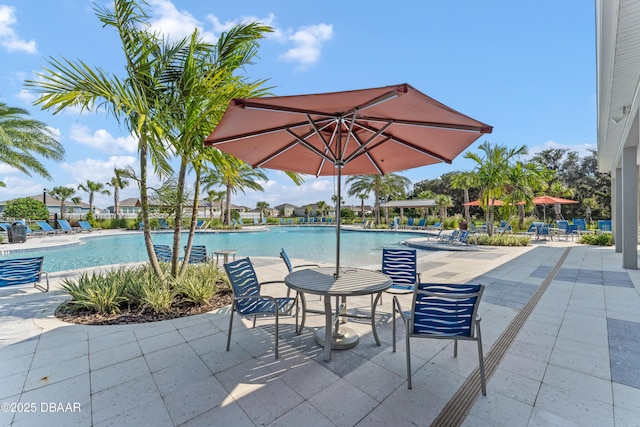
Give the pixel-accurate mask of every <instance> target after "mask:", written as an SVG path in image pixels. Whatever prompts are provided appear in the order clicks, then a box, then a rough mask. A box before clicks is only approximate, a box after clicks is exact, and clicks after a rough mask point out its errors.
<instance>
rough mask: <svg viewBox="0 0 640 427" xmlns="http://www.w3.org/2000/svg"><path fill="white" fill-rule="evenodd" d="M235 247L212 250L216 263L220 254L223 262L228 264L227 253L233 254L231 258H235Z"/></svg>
mask: <svg viewBox="0 0 640 427" xmlns="http://www.w3.org/2000/svg"><path fill="white" fill-rule="evenodd" d="M236 252H238V251H237V250H236V249H218V250H217V251H213V253H214V254H215V255H216V264H220V263H219V261H220V255H222V262H223V264H229V255H233V260H234V261H235V260H236Z"/></svg>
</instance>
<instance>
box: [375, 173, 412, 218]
mask: <svg viewBox="0 0 640 427" xmlns="http://www.w3.org/2000/svg"><path fill="white" fill-rule="evenodd" d="M377 176H379V177H380V191H379V196H380V197H379V198H381V199H383V200H384V201H385V203H386V202H388V201H389V200H402V199H406V198H407V192H408V191H409V189H410V187H411V180H410V179H409V178H407V177H404V176H402V175H398V174H395V173H390V174H387V175H383V176H380V175H377ZM384 215H385V221H386V222H387V223H389V208H385V210H384Z"/></svg>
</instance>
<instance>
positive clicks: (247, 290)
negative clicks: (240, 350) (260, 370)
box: [224, 258, 305, 359]
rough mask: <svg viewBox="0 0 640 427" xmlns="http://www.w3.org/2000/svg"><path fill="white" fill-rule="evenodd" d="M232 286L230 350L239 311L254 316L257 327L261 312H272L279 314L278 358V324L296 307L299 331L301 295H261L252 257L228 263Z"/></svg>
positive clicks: (277, 316) (226, 266) (273, 314)
mask: <svg viewBox="0 0 640 427" xmlns="http://www.w3.org/2000/svg"><path fill="white" fill-rule="evenodd" d="M224 270H225V271H226V273H227V277H228V278H229V282H230V283H231V288H232V289H233V302H232V304H231V315H230V317H229V332H228V335H227V351H229V347H230V345H231V331H232V330H233V314H234V313H235V312H238V314H240V315H242V316H253V327H254V328H255V326H256V317H257V316H259V315H270V316H274V317H275V346H274V349H275V358H276V359H278V335H279V331H278V326H279V316H280V315H292V312H293V309H294V308H295V316H296V326H295V328H296V329H295V330H296V334H299V333H300V330H299V329H298V315H299V309H298V301H299V300H298V297H299V294H298V293H296V296H295V298H289V297H282V298H275V297H272V296H269V295H263V294H261V286H262V284H261V283H260V282H259V281H258V276H257V275H256V272H255V270H254V269H253V265H252V264H251V261H250V260H249V258H242V259H239V260H237V261H232V262H230V263H228V264H225V265H224ZM304 315H305V314H304V310H302V324H303V325H304Z"/></svg>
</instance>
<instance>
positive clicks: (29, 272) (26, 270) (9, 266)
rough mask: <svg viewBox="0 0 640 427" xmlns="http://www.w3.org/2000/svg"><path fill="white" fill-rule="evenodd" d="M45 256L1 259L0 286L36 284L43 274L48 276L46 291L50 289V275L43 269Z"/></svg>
mask: <svg viewBox="0 0 640 427" xmlns="http://www.w3.org/2000/svg"><path fill="white" fill-rule="evenodd" d="M43 262H44V257H42V256H40V257H31V258H16V259H3V260H0V287H3V286H10V285H26V284H29V283H33V284H34V286H36V284H37V283H38V282H40V279H41V278H42V275H44V276H45V277H46V288H44V290H45V291H48V290H49V275H48V274H47V273H46V272H45V271H42V264H43Z"/></svg>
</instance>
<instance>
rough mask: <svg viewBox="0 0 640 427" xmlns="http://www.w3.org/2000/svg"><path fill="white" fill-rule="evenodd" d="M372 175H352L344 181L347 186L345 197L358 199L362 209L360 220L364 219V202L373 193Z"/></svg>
mask: <svg viewBox="0 0 640 427" xmlns="http://www.w3.org/2000/svg"><path fill="white" fill-rule="evenodd" d="M373 176H374V175H352V176H350V177H348V178H347V179H346V181H345V184H346V185H349V190H347V195H348V196H349V197H355V196H357V197H359V198H360V200H361V201H362V202H361V207H362V218H363V219H364V200H365V199H367V198H368V197H369V194H370V193H371V192H373V191H374V182H373Z"/></svg>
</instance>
